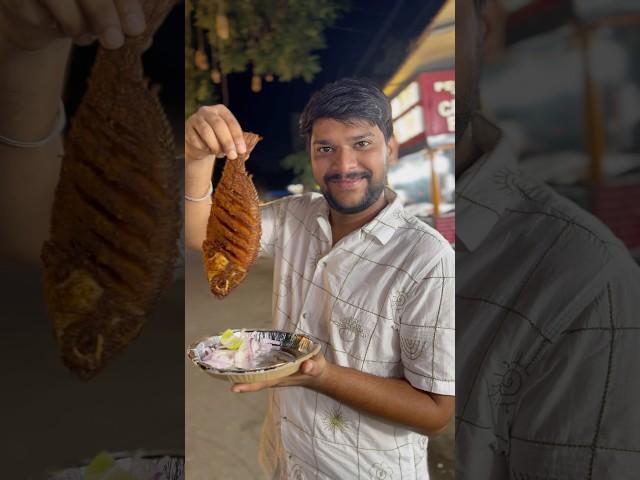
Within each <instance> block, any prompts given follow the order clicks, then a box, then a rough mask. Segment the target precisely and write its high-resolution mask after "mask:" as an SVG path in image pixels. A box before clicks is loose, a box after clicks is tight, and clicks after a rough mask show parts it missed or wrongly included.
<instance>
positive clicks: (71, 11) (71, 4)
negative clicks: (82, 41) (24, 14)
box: [42, 0, 89, 38]
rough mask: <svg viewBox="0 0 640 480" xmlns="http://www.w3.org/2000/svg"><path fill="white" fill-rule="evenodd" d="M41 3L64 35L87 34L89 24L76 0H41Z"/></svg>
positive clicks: (78, 35)
mask: <svg viewBox="0 0 640 480" xmlns="http://www.w3.org/2000/svg"><path fill="white" fill-rule="evenodd" d="M42 4H43V5H44V6H45V7H46V8H47V9H48V10H49V12H50V13H51V15H52V16H53V17H54V18H55V20H56V21H57V22H58V24H59V25H60V28H61V29H62V31H63V32H64V34H65V35H67V36H69V37H72V38H81V37H83V36H85V35H88V34H89V26H88V25H87V22H86V21H85V18H84V15H83V13H82V11H81V10H80V7H79V6H78V4H77V3H76V0H42Z"/></svg>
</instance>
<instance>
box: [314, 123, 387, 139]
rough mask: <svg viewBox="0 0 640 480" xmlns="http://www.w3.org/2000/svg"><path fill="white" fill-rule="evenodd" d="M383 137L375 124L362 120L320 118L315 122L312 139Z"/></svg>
mask: <svg viewBox="0 0 640 480" xmlns="http://www.w3.org/2000/svg"><path fill="white" fill-rule="evenodd" d="M375 135H382V131H381V130H380V128H378V126H377V125H376V124H374V123H371V122H370V121H369V120H366V119H362V118H353V119H348V120H336V119H333V118H319V119H318V120H316V121H315V122H313V128H312V129H311V136H312V138H314V139H315V138H316V137H319V136H322V137H324V138H326V137H357V136H375Z"/></svg>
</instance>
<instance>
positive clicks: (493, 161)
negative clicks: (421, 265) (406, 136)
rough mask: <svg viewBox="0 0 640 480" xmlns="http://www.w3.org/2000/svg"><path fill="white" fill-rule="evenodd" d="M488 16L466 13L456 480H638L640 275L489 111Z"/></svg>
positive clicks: (465, 7) (462, 19)
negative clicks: (534, 170) (524, 156)
mask: <svg viewBox="0 0 640 480" xmlns="http://www.w3.org/2000/svg"><path fill="white" fill-rule="evenodd" d="M485 3H486V2H484V1H482V0H477V1H474V2H471V1H467V0H464V1H461V2H458V4H457V9H456V27H457V32H458V35H457V39H456V40H457V41H456V74H457V78H458V85H457V86H458V92H457V94H458V111H457V112H456V127H457V132H456V137H457V149H456V172H457V175H458V181H457V185H456V187H457V188H456V196H457V201H456V214H457V226H456V227H457V239H456V266H457V282H456V298H457V300H456V309H457V315H458V316H457V342H456V351H457V365H458V367H459V368H458V375H457V378H458V383H457V397H456V463H457V474H458V476H457V478H459V479H473V480H482V479H491V480H500V479H507V478H510V479H551V478H553V479H604V478H607V479H623V478H625V479H626V478H637V473H636V472H637V470H638V466H639V464H640V430H639V429H638V428H633V429H629V428H628V425H634V427H635V426H636V425H639V424H640V422H639V421H638V413H637V405H638V401H639V400H640V388H639V384H638V382H637V378H639V375H638V374H639V372H638V365H639V362H638V357H637V344H638V340H639V337H638V336H639V335H640V325H639V323H638V316H637V315H638V314H637V312H638V311H639V310H640V295H639V294H638V293H639V292H640V272H639V269H638V267H637V265H635V263H634V262H633V260H632V259H631V258H630V256H629V255H628V252H627V250H626V248H625V247H624V245H622V244H621V242H620V241H618V240H617V239H616V238H615V237H613V235H612V234H611V232H609V230H608V229H607V228H606V227H604V226H603V225H602V224H601V223H600V222H599V221H597V220H596V219H595V218H593V217H592V216H590V215H589V214H587V213H585V212H583V211H581V210H580V209H579V208H578V207H576V206H575V205H574V204H572V203H570V202H569V201H567V200H565V199H563V198H562V197H560V196H558V195H557V194H555V193H554V192H553V191H551V190H550V189H549V188H547V187H546V186H544V185H542V184H540V183H538V182H536V181H535V180H532V179H530V178H526V177H525V176H524V175H523V174H522V173H521V172H519V170H518V167H517V162H516V159H515V157H514V156H513V154H512V153H511V151H510V149H509V147H508V145H507V142H506V141H505V140H504V139H503V138H502V134H501V132H500V131H499V130H498V128H497V127H495V126H494V125H492V124H491V123H490V122H489V121H488V120H486V119H485V118H484V117H483V116H482V115H481V114H480V113H479V112H478V108H479V107H478V106H479V103H480V102H479V94H478V85H479V78H480V64H481V51H482V44H483V41H484V39H485V38H487V36H489V35H490V34H491V18H490V17H489V15H488V13H487V12H488V10H487V9H486V5H485Z"/></svg>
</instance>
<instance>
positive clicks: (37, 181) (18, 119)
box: [0, 36, 70, 262]
mask: <svg viewBox="0 0 640 480" xmlns="http://www.w3.org/2000/svg"><path fill="white" fill-rule="evenodd" d="M69 48H70V43H69V42H68V41H62V40H61V41H58V42H56V43H55V44H54V45H52V46H51V47H50V48H47V49H45V50H42V51H38V52H24V51H20V50H19V49H17V48H16V47H14V46H12V45H11V44H9V43H8V42H7V41H6V40H5V39H4V38H3V37H2V36H0V71H2V72H3V73H2V76H0V135H3V136H5V137H8V138H11V139H14V140H20V141H27V142H28V141H36V140H39V139H41V138H45V137H46V136H47V135H49V133H50V132H51V129H52V128H53V127H54V126H55V122H56V119H57V115H58V109H59V106H60V97H61V95H62V90H63V85H64V77H65V71H66V65H67V58H68V54H69ZM62 152H63V149H62V139H61V138H53V139H52V140H51V141H50V142H48V143H46V144H45V145H43V146H41V147H38V148H14V147H11V146H8V145H4V144H3V143H2V142H0V208H2V209H3V211H4V212H5V217H6V218H5V221H3V222H2V225H0V255H2V256H4V255H8V256H11V257H14V258H20V259H22V260H28V261H30V262H33V261H36V260H37V258H38V256H39V252H40V247H41V245H42V242H43V241H44V239H45V238H46V236H47V234H48V230H49V217H50V208H51V203H52V200H53V192H54V189H55V185H56V179H57V178H58V172H59V171H60V156H61V154H62Z"/></svg>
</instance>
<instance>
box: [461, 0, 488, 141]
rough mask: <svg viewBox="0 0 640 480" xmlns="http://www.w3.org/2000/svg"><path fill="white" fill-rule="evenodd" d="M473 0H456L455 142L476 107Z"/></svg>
mask: <svg viewBox="0 0 640 480" xmlns="http://www.w3.org/2000/svg"><path fill="white" fill-rule="evenodd" d="M474 3H475V2H474V1H473V0H456V143H458V142H459V141H460V139H462V137H463V135H464V133H465V131H466V130H467V127H468V126H469V122H470V121H471V117H472V115H473V113H474V112H475V111H476V110H477V109H478V101H479V98H478V97H479V94H478V83H479V78H480V61H481V48H482V21H481V19H480V13H479V12H478V11H477V9H476V6H475V4H474Z"/></svg>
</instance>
